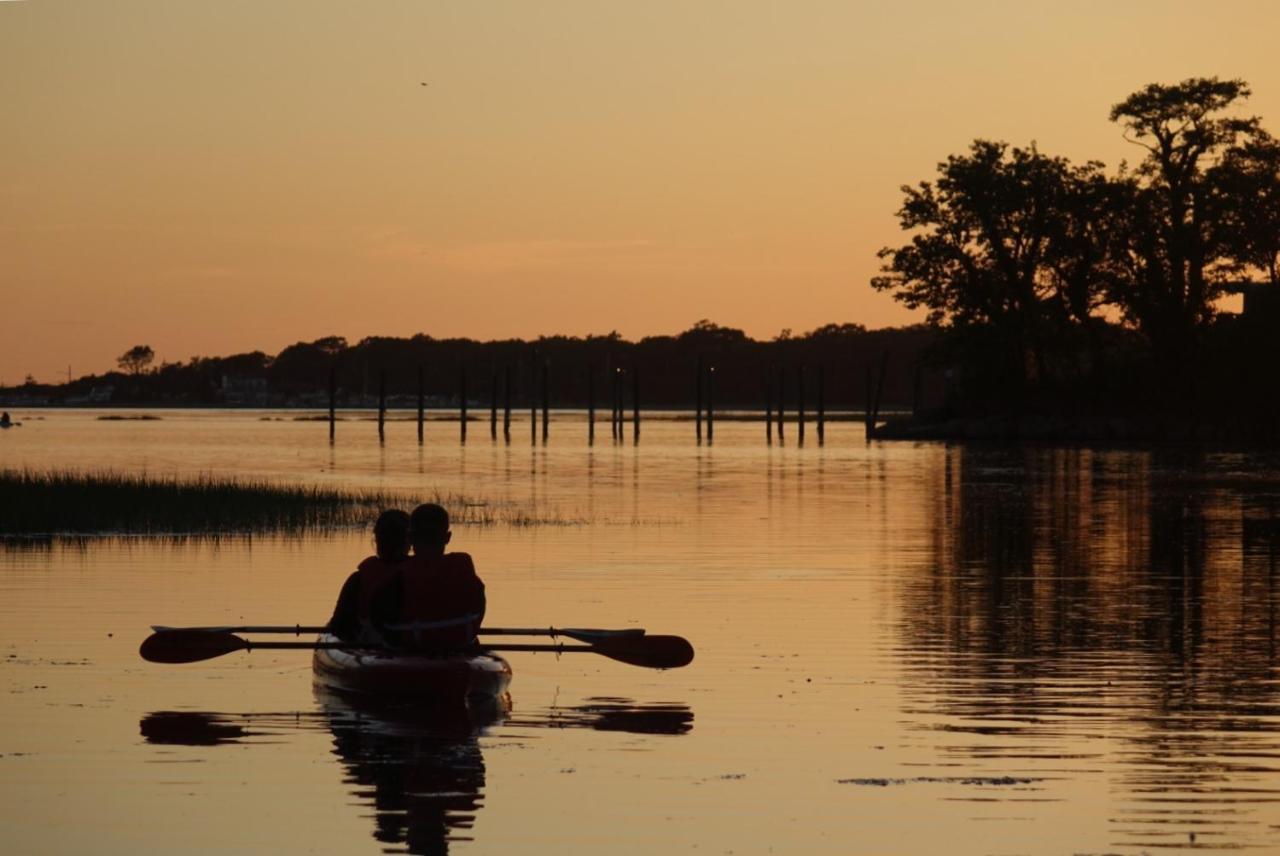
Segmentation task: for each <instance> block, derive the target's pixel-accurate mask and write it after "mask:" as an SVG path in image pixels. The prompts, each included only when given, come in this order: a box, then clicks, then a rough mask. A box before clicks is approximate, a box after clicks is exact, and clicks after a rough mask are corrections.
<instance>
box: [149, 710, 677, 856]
mask: <svg viewBox="0 0 1280 856" xmlns="http://www.w3.org/2000/svg"><path fill="white" fill-rule="evenodd" d="M315 694H316V701H317V703H318V705H319V710H313V711H306V712H297V713H209V712H192V711H157V712H155V713H151V714H148V715H147V716H146V717H144V718H143V719H142V721H141V723H140V730H141V732H142V735H143V737H144V738H146V740H147V742H149V743H153V744H162V745H174V744H177V745H184V746H201V747H212V746H221V745H228V744H241V743H258V742H265V741H270V740H278V739H279V738H280V737H281V736H282V735H286V734H288V733H289V732H290V731H299V730H306V731H316V730H328V731H329V732H330V733H331V734H332V735H333V745H334V755H336V756H337V758H338V759H339V761H340V762H341V763H342V765H343V767H344V769H345V771H346V777H345V779H344V782H345V783H346V784H347V785H348V786H350V787H351V788H352V794H353V795H354V796H355V797H356V798H357V799H358V800H359V801H360V802H361V803H364V804H368V805H370V806H372V808H373V810H374V830H373V837H374V838H375V839H377V840H378V841H379V842H381V843H382V844H383V845H384V849H386V850H392V849H394V850H397V851H400V852H408V853H418V854H442V853H448V852H449V844H450V842H452V841H459V840H470V836H469V835H468V834H467V830H470V829H471V827H472V826H473V824H474V822H475V817H476V813H477V812H478V811H480V809H481V808H482V806H483V792H484V785H485V762H484V753H483V752H482V750H481V748H480V742H479V738H480V737H481V736H483V735H484V734H485V733H486V731H487V730H488V729H490V728H492V727H494V726H496V725H505V724H509V725H511V726H517V727H525V728H591V729H596V730H601V731H625V732H631V733H635V734H665V735H680V734H686V733H688V732H689V731H690V730H691V729H692V727H693V712H692V711H691V710H690V709H689V708H688V707H687V706H686V705H683V704H679V703H657V704H637V703H635V702H632V701H631V700H629V699H625V698H593V699H587V700H586V701H585V702H584V703H583V704H580V705H573V706H564V707H552V708H549V709H546V710H543V711H533V712H528V713H524V712H521V713H519V714H513V713H512V711H511V707H510V703H509V702H508V701H505V700H504V701H503V702H502V703H495V704H492V705H488V706H473V707H471V708H448V709H442V708H439V707H428V706H422V705H401V704H377V703H373V702H369V701H361V700H358V699H355V698H352V697H347V696H340V695H337V694H334V693H331V692H328V691H325V690H322V689H319V688H317V689H316V690H315Z"/></svg>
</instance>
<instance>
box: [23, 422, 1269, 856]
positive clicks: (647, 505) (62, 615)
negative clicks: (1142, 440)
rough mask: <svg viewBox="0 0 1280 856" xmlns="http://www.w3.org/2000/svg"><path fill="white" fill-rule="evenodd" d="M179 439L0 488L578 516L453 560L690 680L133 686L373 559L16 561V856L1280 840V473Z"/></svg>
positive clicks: (477, 535)
mask: <svg viewBox="0 0 1280 856" xmlns="http://www.w3.org/2000/svg"><path fill="white" fill-rule="evenodd" d="M15 415H18V414H15ZM33 415H35V416H44V419H43V420H39V419H32V418H31V417H32V416H33ZM161 415H162V416H163V419H161V420H160V421H156V422H106V423H103V422H97V421H96V420H95V419H94V418H93V415H92V414H78V413H73V412H59V411H51V412H44V413H32V414H26V413H24V414H21V417H22V418H23V419H24V421H25V422H26V424H25V425H24V426H23V428H21V429H14V430H11V431H10V432H8V433H7V434H6V436H4V437H0V443H2V444H3V445H0V453H2V454H3V459H2V464H3V465H4V466H23V465H31V466H73V467H112V468H116V469H122V470H129V471H132V470H137V469H143V468H145V469H146V470H147V471H149V472H155V473H165V474H169V473H175V472H177V473H207V472H216V473H219V474H245V475H253V476H267V477H270V478H277V479H281V480H302V481H308V482H323V483H335V482H336V483H341V484H345V485H351V486H356V487H364V486H369V487H379V488H391V489H397V490H405V491H407V492H414V493H424V494H425V493H428V492H430V491H435V490H439V491H444V492H459V493H462V494H465V495H467V496H469V497H473V498H475V499H476V501H487V502H506V503H511V504H518V505H519V506H520V507H524V508H533V509H537V510H539V511H540V512H543V513H548V514H561V515H565V516H576V517H577V518H579V519H583V520H586V521H588V522H587V523H585V524H582V525H565V526H540V527H528V528H520V527H508V526H494V527H474V526H473V527H460V528H459V529H458V531H457V532H456V534H455V543H456V545H457V546H458V548H459V549H466V550H468V551H469V552H471V553H472V554H473V555H474V556H475V557H476V561H477V564H478V566H479V568H480V571H481V573H482V575H483V576H484V577H485V580H486V582H487V584H488V589H489V596H490V623H491V624H492V625H494V626H501V625H508V626H529V625H533V626H546V625H549V624H553V623H554V624H560V625H562V626H572V625H579V626H581V625H589V626H603V627H611V626H617V627H629V626H642V627H646V628H648V629H649V631H650V632H654V633H679V634H681V635H684V636H686V637H688V638H689V639H690V640H691V641H692V642H693V643H694V645H695V646H696V648H697V650H698V655H697V659H696V660H695V661H694V663H693V665H691V666H690V667H688V668H686V669H682V670H676V671H671V672H652V671H647V670H642V669H636V668H632V667H628V666H625V665H622V664H618V663H614V662H612V661H609V660H605V659H603V658H599V657H596V656H591V655H580V656H576V657H574V656H569V655H565V656H562V657H559V658H557V657H555V656H552V655H546V654H537V655H522V654H513V655H511V656H510V658H509V659H510V660H511V662H512V665H513V668H514V671H515V680H514V682H513V684H512V687H511V695H512V700H513V701H512V707H511V709H510V710H502V711H495V712H492V714H490V715H485V716H479V717H477V718H473V719H472V720H470V721H464V722H457V721H447V722H440V721H438V720H436V719H432V718H429V717H427V718H424V717H423V716H421V715H419V713H416V712H414V711H405V710H390V711H388V710H382V709H372V710H370V709H360V708H355V707H352V706H351V705H350V704H349V703H344V702H343V700H341V699H333V698H329V697H326V696H323V695H316V694H315V693H313V691H312V688H311V676H310V665H309V663H310V660H309V657H307V656H305V652H304V653H295V652H272V651H256V652H253V653H251V654H234V655H229V656H226V657H223V658H220V659H217V660H212V661H208V662H205V663H199V664H192V665H187V666H156V665H152V664H147V663H143V662H142V661H141V660H139V659H138V657H137V654H136V651H137V645H138V642H140V641H141V639H142V637H143V636H144V635H145V634H146V632H147V627H148V625H150V624H153V623H166V624H175V625H178V624H220V623H237V622H253V623H278V624H292V623H295V622H302V623H309V622H310V623H318V622H321V621H323V620H324V619H325V618H326V617H327V615H328V612H329V610H330V608H331V606H332V600H333V598H334V596H335V595H336V592H337V587H338V585H339V584H340V583H341V581H342V579H343V578H344V577H345V576H346V574H347V573H348V570H349V569H350V568H351V567H352V565H353V564H354V563H355V562H356V561H358V559H359V558H361V557H362V556H363V555H364V554H365V553H367V552H368V550H369V544H368V535H367V533H364V532H355V531H352V532H340V533H336V534H334V535H331V536H326V537H320V538H314V539H306V540H300V539H291V538H286V537H280V538H253V539H238V538H230V539H222V540H218V541H186V542H169V541H164V540H158V539H147V538H133V539H122V540H116V541H111V542H104V543H87V544H86V543H54V544H52V545H43V546H41V545H35V546H26V547H20V548H19V547H13V546H10V547H8V548H2V547H0V664H2V665H3V669H0V689H3V691H4V693H5V699H6V701H5V704H4V705H3V707H0V734H3V737H0V782H2V783H3V784H2V785H0V787H2V788H3V790H4V799H3V800H0V829H3V830H4V832H3V839H4V843H5V845H6V847H5V849H6V851H8V852H21V853H45V852H48V853H54V852H67V851H72V850H81V849H85V850H87V849H93V850H95V851H105V852H121V853H123V852H135V851H139V850H142V851H155V850H161V849H166V850H167V849H178V848H181V849H182V850H184V851H194V852H209V853H222V852H263V853H266V852H297V851H302V850H305V851H313V852H322V853H330V852H331V853H359V852H370V853H373V852H379V851H381V850H383V849H387V850H392V851H395V850H400V851H403V850H405V849H408V850H409V851H410V852H422V853H431V852H443V850H444V849H449V850H452V851H454V852H459V853H489V852H510V851H515V852H556V853H595V852H630V853H653V852H666V851H673V850H678V851H692V852H708V851H711V852H726V851H732V852H735V853H763V852H769V851H770V849H771V848H772V850H773V852H779V853H782V852H792V853H801V852H803V853H885V852H895V853H936V852H948V853H1020V852H1021V853H1026V852H1033V853H1039V852H1046V853H1060V852H1072V853H1101V852H1121V853H1135V854H1136V853H1141V852H1152V851H1157V850H1158V851H1160V852H1178V851H1180V850H1188V851H1190V850H1210V851H1212V850H1221V849H1236V848H1254V849H1260V850H1262V851H1264V852H1265V851H1267V850H1268V849H1277V848H1280V804H1278V803H1280V784H1278V783H1277V782H1278V781H1280V780H1277V777H1276V772H1277V769H1278V768H1280V762H1278V761H1277V759H1280V730H1278V729H1280V693H1278V692H1277V688H1278V686H1280V683H1278V680H1277V678H1278V676H1277V671H1276V663H1277V656H1278V655H1277V645H1276V642H1277V629H1276V618H1277V608H1278V606H1280V596H1278V594H1277V585H1278V584H1277V579H1276V559H1277V543H1278V539H1280V515H1278V514H1277V511H1278V510H1280V460H1277V459H1275V458H1274V457H1270V456H1262V455H1252V454H1251V455H1247V456H1246V455H1242V454H1235V453H1218V454H1204V453H1197V452H1194V451H1188V450H1165V451H1160V452H1152V451H1141V450H1123V451H1109V452H1099V451H1090V450H1083V449H1059V450H1054V449H1049V448H1035V449H1022V450H1000V449H995V448H987V449H983V448H960V447H950V448H948V447H946V446H943V445H905V444H896V445H885V444H871V445H867V444H865V443H864V442H863V439H862V437H861V428H860V426H858V425H856V424H855V423H839V424H835V425H830V426H828V433H827V444H826V446H825V447H822V448H820V447H818V446H817V445H815V444H813V442H812V439H811V441H810V444H809V445H807V446H806V447H805V448H803V449H800V448H796V447H795V446H794V445H786V446H781V447H780V446H776V445H775V446H773V447H767V446H765V444H764V442H763V430H762V429H761V428H760V427H759V426H758V425H757V424H755V423H732V422H724V423H720V424H718V425H717V429H716V431H717V433H716V445H715V446H714V447H711V448H709V447H707V446H701V447H699V446H697V445H696V444H695V443H694V442H693V429H692V426H691V425H690V424H689V423H686V422H658V421H654V422H647V423H646V424H645V425H644V431H643V437H642V441H641V444H640V445H639V446H638V447H633V446H632V445H631V444H630V442H628V443H627V444H625V445H614V444H613V443H612V442H611V441H610V439H609V437H608V426H607V424H602V425H600V426H598V428H597V443H596V446H595V447H594V448H593V449H588V448H587V446H586V444H585V442H584V438H585V427H584V425H583V424H582V423H581V421H580V417H574V420H575V421H566V420H553V423H552V437H551V442H550V443H549V444H548V445H547V446H545V447H544V446H538V447H535V448H532V449H531V448H530V446H529V445H528V434H527V423H524V425H523V426H521V425H520V423H517V424H516V425H515V426H513V443H512V445H511V446H509V447H508V446H506V445H503V444H501V443H499V444H497V445H495V444H492V443H491V442H490V440H489V438H488V436H487V425H484V424H483V423H482V424H481V425H480V426H479V427H478V428H476V427H473V429H472V431H471V436H470V438H469V442H468V445H467V446H466V448H465V449H460V448H459V447H458V445H457V442H456V427H454V426H450V425H448V424H436V423H432V424H430V425H429V426H428V437H427V443H426V445H425V446H424V447H423V448H422V449H419V448H418V446H417V445H416V442H415V439H414V433H413V432H414V428H413V425H412V423H393V424H392V425H391V426H390V428H389V432H388V441H387V444H386V446H385V447H381V448H380V447H379V446H378V445H377V442H376V433H375V431H374V428H373V426H372V425H371V424H369V423H343V424H342V425H340V426H339V428H340V431H339V441H338V444H337V445H336V446H335V447H333V448H330V447H329V445H328V443H327V440H326V433H325V431H326V429H325V426H324V425H323V424H322V423H305V422H292V421H262V417H263V416H267V415H270V416H273V417H274V416H281V417H283V418H285V419H288V418H290V416H291V415H290V414H259V413H252V412H240V413H218V412H192V413H169V412H163V413H161ZM629 436H630V434H629V433H628V437H629ZM515 438H520V439H519V440H516V439H515ZM521 441H522V442H521ZM637 521H638V522H637ZM138 817H144V818H145V822H139V821H138V820H135V818H138Z"/></svg>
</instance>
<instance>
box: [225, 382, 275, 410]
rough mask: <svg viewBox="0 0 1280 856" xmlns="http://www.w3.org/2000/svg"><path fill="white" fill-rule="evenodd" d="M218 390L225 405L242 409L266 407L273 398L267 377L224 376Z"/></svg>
mask: <svg viewBox="0 0 1280 856" xmlns="http://www.w3.org/2000/svg"><path fill="white" fill-rule="evenodd" d="M218 390H219V392H220V393H221V394H222V400H223V402H224V403H226V404H232V405H236V406H240V407H264V406H266V404H267V403H268V400H269V399H270V397H271V388H270V386H268V385H267V379H266V378H265V377H230V376H228V375H223V376H222V383H221V384H220V385H219V387H218Z"/></svg>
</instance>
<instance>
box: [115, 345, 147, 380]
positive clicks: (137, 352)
mask: <svg viewBox="0 0 1280 856" xmlns="http://www.w3.org/2000/svg"><path fill="white" fill-rule="evenodd" d="M155 358H156V352H155V351H153V350H151V346H150V345H134V346H133V347H132V348H130V349H129V350H127V351H125V352H124V353H123V354H121V355H120V356H119V357H118V358H117V359H116V365H118V366H120V368H121V369H123V370H124V371H127V372H128V373H129V374H131V375H133V376H134V377H137V376H138V375H140V374H142V373H143V372H144V371H146V370H147V366H149V365H151V362H152V361H153V360H154V359H155Z"/></svg>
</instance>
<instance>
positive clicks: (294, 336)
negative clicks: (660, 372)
mask: <svg viewBox="0 0 1280 856" xmlns="http://www.w3.org/2000/svg"><path fill="white" fill-rule="evenodd" d="M1277 32H1280V6H1278V5H1276V4H1274V3H1269V2H1256V3H1212V4H1211V3H1205V2H1201V3H1180V2H1171V1H1170V0H1160V2H1126V3H1115V2H1096V3H1090V2H1076V3H1070V4H1064V3H1054V4H1050V3H1047V2H1046V3H1032V2H972V3H955V2H949V0H938V2H916V3H909V2H901V3H887V2H886V3H876V4H871V3H854V2H793V3H782V2H747V0H734V2H671V3H668V2H655V1H654V0H648V2H644V3H620V2H619V3H615V2H598V0H595V2H573V3H568V2H554V3H533V2H485V3H462V2H458V3H449V4H446V3H443V2H441V3H429V2H422V1H421V0H415V2H378V3H352V2H331V0H290V2H269V0H250V1H249V2H241V0H219V1H218V2H212V0H206V2H178V0H154V2H110V3H103V2H45V1H44V0H27V2H0V105H3V111H4V118H3V133H2V134H0V383H8V384H12V383H17V382H20V381H21V380H22V378H23V376H24V375H26V374H27V373H31V374H33V375H35V377H36V378H37V379H39V380H46V381H53V380H58V379H60V378H61V379H65V376H66V372H67V369H68V366H70V368H71V371H72V372H73V373H74V374H76V375H80V374H85V373H89V372H100V371H104V370H107V369H109V368H112V367H114V362H115V357H116V356H118V355H119V354H121V353H122V352H123V351H125V350H126V349H127V348H129V347H130V346H131V345H135V344H139V343H145V344H150V345H151V346H153V347H154V348H155V350H156V353H157V356H158V357H159V358H160V359H162V360H186V359H187V358H189V357H191V356H193V355H197V354H199V355H215V354H228V353H233V352H239V351H246V350H253V349H261V350H265V351H267V352H270V353H274V352H276V351H278V350H279V349H280V348H282V347H284V346H286V345H288V344H290V343H292V342H296V341H299V340H311V339H314V338H317V337H320V336H324V335H329V334H337V335H343V336H346V337H347V338H348V339H351V340H353V341H354V340H358V339H360V338H362V337H364V336H368V335H398V336H403V335H411V334H413V333H417V332H425V333H428V334H430V335H433V336H438V337H443V336H471V337H476V338H491V337H509V336H511V337H515V336H518V337H526V338H527V337H535V336H538V335H540V334H551V333H568V334H587V333H607V332H609V331H610V330H617V331H619V332H620V333H622V334H623V335H624V336H627V337H640V336H643V335H647V334H653V333H673V332H678V331H679V330H682V329H685V328H687V327H689V326H690V325H691V324H692V323H693V322H695V321H697V320H698V319H700V318H704V317H705V318H710V319H712V320H714V321H716V322H718V323H721V324H727V325H732V326H736V327H742V328H744V329H745V330H746V331H747V332H748V333H750V334H751V335H753V336H756V337H762V338H767V337H772V336H774V335H776V334H777V333H778V332H779V331H780V330H781V329H783V328H791V329H793V330H795V331H796V332H800V331H804V330H808V329H811V328H813V327H816V326H818V325H820V324H824V323H827V322H833V321H835V322H842V321H854V322H860V323H863V324H866V325H868V326H872V327H877V326H884V325H891V324H903V323H908V322H910V321H912V320H915V319H916V317H917V316H914V315H913V314H912V313H909V312H907V311H905V310H904V309H902V308H901V307H900V306H898V305H897V304H895V303H894V302H893V301H892V299H891V298H889V297H888V296H886V295H881V294H877V293H875V292H873V291H872V290H871V288H870V286H869V285H868V279H869V278H870V277H871V275H872V274H873V273H874V272H875V271H876V269H877V266H878V262H877V259H876V257H875V252H876V250H877V249H878V248H880V247H881V246H884V245H885V244H888V243H894V242H897V241H899V240H900V239H901V238H900V233H899V232H898V229H897V223H896V220H895V218H894V216H893V214H894V211H895V210H896V209H897V207H898V203H899V200H900V192H899V190H898V187H899V185H901V184H903V183H907V182H914V181H918V180H920V179H925V178H929V177H931V175H932V173H933V170H934V166H935V164H936V163H937V162H938V161H939V160H941V159H942V158H944V157H945V156H946V155H948V154H950V153H954V152H958V151H960V150H962V149H964V148H965V147H966V146H967V145H968V143H969V142H970V141H971V140H972V139H973V138H975V137H988V138H996V139H1003V140H1007V141H1009V142H1013V143H1018V144H1026V143H1029V142H1030V141H1032V140H1035V141H1036V142H1037V144H1038V145H1039V147H1040V148H1041V150H1042V151H1045V152H1049V153H1053V154H1065V155H1067V156H1069V157H1072V158H1075V159H1087V158H1090V157H1093V158H1099V159H1101V160H1104V161H1105V162H1107V164H1108V165H1111V166H1114V165H1115V164H1116V163H1117V162H1118V161H1120V160H1121V159H1122V158H1129V159H1131V160H1133V159H1136V158H1137V157H1138V156H1139V155H1140V154H1141V152H1140V150H1138V149H1135V148H1134V147H1132V146H1130V145H1127V144H1126V143H1125V142H1124V141H1123V140H1122V139H1121V136H1120V129H1119V128H1118V127H1117V126H1115V125H1112V124H1111V123H1109V122H1108V121H1107V112H1108V110H1109V108H1110V106H1111V105H1112V104H1113V103H1115V102H1117V101H1119V100H1120V99H1122V98H1123V97H1124V96H1125V95H1127V94H1128V93H1129V92H1131V91H1133V90H1135V89H1137V88H1139V87H1141V86H1143V85H1145V84H1147V83H1150V82H1176V81H1178V80H1180V79H1183V78H1186V77H1191V76H1199V75H1205V76H1209V75H1217V76H1220V77H1242V78H1244V79H1246V80H1247V81H1248V82H1249V83H1250V84H1251V85H1252V86H1253V90H1254V97H1253V98H1252V100H1251V102H1250V105H1249V106H1250V111H1251V112H1253V113H1256V114H1259V115H1261V116H1263V118H1264V120H1265V122H1266V124H1267V126H1268V127H1269V128H1270V129H1271V130H1272V131H1273V132H1277V131H1280V61H1278V60H1277V58H1276V33H1277ZM424 84H426V85H424Z"/></svg>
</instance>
